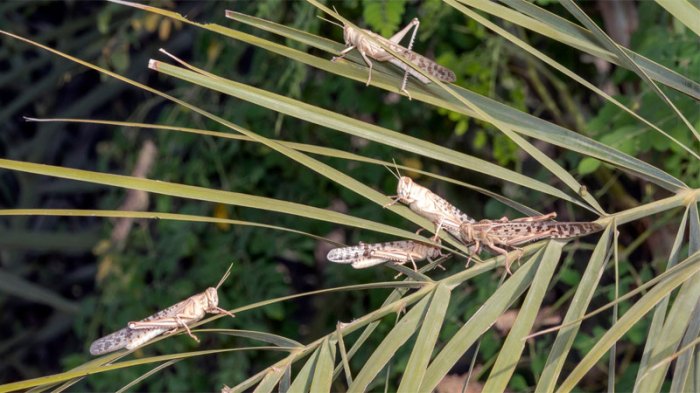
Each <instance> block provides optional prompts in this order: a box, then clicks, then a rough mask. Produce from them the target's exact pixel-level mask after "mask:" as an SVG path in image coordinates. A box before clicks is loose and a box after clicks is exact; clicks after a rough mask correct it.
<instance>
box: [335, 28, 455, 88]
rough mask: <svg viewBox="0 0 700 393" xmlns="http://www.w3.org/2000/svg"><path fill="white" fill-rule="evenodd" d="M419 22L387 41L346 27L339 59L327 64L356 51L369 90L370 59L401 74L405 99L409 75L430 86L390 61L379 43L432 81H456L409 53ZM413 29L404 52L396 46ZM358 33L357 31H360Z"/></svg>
mask: <svg viewBox="0 0 700 393" xmlns="http://www.w3.org/2000/svg"><path fill="white" fill-rule="evenodd" d="M419 25H420V22H419V21H418V18H413V20H411V22H410V23H409V24H407V25H406V27H404V28H403V29H401V30H400V31H399V32H398V33H396V34H394V35H393V36H391V38H388V39H387V38H384V37H382V36H380V35H379V34H376V33H373V32H371V31H369V30H365V29H356V28H354V27H352V26H350V25H344V26H343V39H344V40H345V45H346V46H347V47H346V48H345V49H343V51H341V52H340V56H338V57H334V58H333V59H331V61H336V60H337V59H341V58H343V57H344V56H345V55H346V54H348V53H349V52H350V51H351V50H353V49H355V48H357V51H358V52H360V55H361V56H362V58H363V59H364V60H365V63H367V66H368V67H369V76H368V77H367V86H369V83H370V81H371V80H372V61H371V60H370V59H369V58H370V57H371V58H373V59H375V60H377V61H388V62H390V63H392V64H394V65H396V66H397V67H399V68H401V69H402V70H404V77H403V81H402V82H401V92H403V93H406V95H407V96H408V98H409V99H411V95H410V94H409V93H408V90H406V84H407V83H408V74H411V75H413V76H414V77H415V78H416V79H418V80H419V81H421V82H422V83H425V84H428V83H430V79H428V78H426V77H425V76H424V75H423V74H421V73H420V72H418V71H416V70H414V69H413V68H411V67H410V66H408V65H407V64H405V63H404V62H402V61H401V60H399V59H398V58H396V57H394V56H393V55H392V54H391V53H389V52H387V51H386V50H385V49H384V48H382V46H381V45H379V44H378V43H377V42H381V43H382V44H383V45H384V46H386V47H388V48H390V49H391V50H392V51H393V52H396V53H399V54H400V55H401V56H403V57H405V58H406V59H408V61H410V62H411V63H413V64H415V65H416V66H417V67H418V68H420V69H421V70H423V71H425V72H426V73H428V74H430V75H432V76H434V77H435V78H437V79H439V80H441V81H443V82H449V83H451V82H454V81H455V80H457V78H456V77H455V73H454V72H452V71H451V70H449V69H447V68H445V67H443V66H441V65H440V64H438V63H436V62H434V61H432V60H430V59H428V58H427V57H425V56H422V55H419V54H418V53H416V52H413V51H412V50H411V49H412V48H413V41H414V40H415V38H416V32H418V26H419ZM411 28H413V33H412V34H411V40H410V41H409V43H408V48H404V47H403V46H401V45H399V42H400V41H401V39H403V37H404V36H405V35H406V34H407V33H408V31H409V30H411ZM360 30H361V31H360Z"/></svg>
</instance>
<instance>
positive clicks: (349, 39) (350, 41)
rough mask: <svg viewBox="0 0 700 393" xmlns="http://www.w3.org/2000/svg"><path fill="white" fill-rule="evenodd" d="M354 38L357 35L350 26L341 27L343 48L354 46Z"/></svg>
mask: <svg viewBox="0 0 700 393" xmlns="http://www.w3.org/2000/svg"><path fill="white" fill-rule="evenodd" d="M356 36H357V33H356V32H355V29H353V28H352V26H350V25H344V26H343V40H345V46H352V45H354V42H355V39H356Z"/></svg>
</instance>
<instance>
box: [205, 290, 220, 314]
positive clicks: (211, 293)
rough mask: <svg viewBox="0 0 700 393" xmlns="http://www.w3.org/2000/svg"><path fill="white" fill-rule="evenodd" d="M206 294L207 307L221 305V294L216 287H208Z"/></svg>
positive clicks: (211, 307)
mask: <svg viewBox="0 0 700 393" xmlns="http://www.w3.org/2000/svg"><path fill="white" fill-rule="evenodd" d="M204 296H205V297H206V298H207V306H206V309H208V310H209V309H213V308H216V307H217V306H218V305H219V294H218V293H217V292H216V288H214V287H209V288H207V290H206V291H204Z"/></svg>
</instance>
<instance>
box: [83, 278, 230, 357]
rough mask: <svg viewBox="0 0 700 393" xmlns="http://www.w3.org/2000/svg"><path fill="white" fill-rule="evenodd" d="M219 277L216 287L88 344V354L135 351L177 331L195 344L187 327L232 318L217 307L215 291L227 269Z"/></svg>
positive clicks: (217, 296) (222, 280)
mask: <svg viewBox="0 0 700 393" xmlns="http://www.w3.org/2000/svg"><path fill="white" fill-rule="evenodd" d="M232 266H233V265H231V266H229V268H228V270H227V271H226V273H225V274H224V276H223V277H222V278H221V280H220V281H219V283H218V284H217V286H216V287H209V288H207V289H206V290H205V291H204V292H202V293H198V294H196V295H194V296H191V297H189V298H187V299H185V300H183V301H181V302H179V303H176V304H174V305H172V306H170V307H168V308H166V309H164V310H161V311H158V312H157V313H155V314H153V315H151V316H149V317H147V318H144V319H142V320H140V321H137V322H129V323H128V324H127V327H125V328H123V329H121V330H118V331H116V332H114V333H112V334H109V335H106V336H104V337H102V338H99V339H97V340H95V341H94V342H93V343H92V344H91V345H90V353H91V354H92V355H102V354H105V353H109V352H113V351H116V350H118V349H122V348H126V349H129V350H131V349H135V348H137V347H140V346H141V345H143V344H145V343H147V342H148V341H150V340H152V339H153V338H155V337H157V336H160V335H161V334H164V333H166V334H172V333H174V332H175V331H176V330H177V329H178V328H184V329H185V330H186V331H187V334H188V335H189V336H190V337H192V338H193V339H194V340H195V341H197V342H199V339H198V338H197V336H195V335H194V334H192V331H190V328H189V325H191V324H193V323H195V322H197V321H199V320H200V319H202V318H204V315H206V314H207V313H209V314H226V315H228V316H231V317H235V315H233V314H232V313H231V312H229V311H227V310H224V309H222V308H221V307H219V294H218V292H217V291H218V289H219V287H220V286H221V284H223V282H224V281H225V280H226V278H228V276H229V274H230V273H231V267H232Z"/></svg>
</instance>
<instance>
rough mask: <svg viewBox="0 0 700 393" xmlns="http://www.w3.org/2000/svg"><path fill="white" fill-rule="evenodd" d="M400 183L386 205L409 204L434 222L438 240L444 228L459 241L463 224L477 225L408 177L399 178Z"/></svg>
mask: <svg viewBox="0 0 700 393" xmlns="http://www.w3.org/2000/svg"><path fill="white" fill-rule="evenodd" d="M392 174H393V175H394V176H396V177H397V178H398V179H399V183H398V185H397V187H396V194H397V195H395V196H393V197H392V199H393V201H392V202H390V203H388V204H386V205H384V207H388V206H391V205H393V204H395V203H397V202H402V203H404V204H407V205H408V207H409V208H411V210H413V211H414V212H416V213H418V214H420V215H421V216H423V217H425V218H427V219H428V220H430V221H432V222H433V223H434V224H435V225H436V229H435V237H434V238H433V239H437V237H438V234H439V233H440V229H442V228H444V229H445V230H446V231H447V232H448V233H450V234H451V235H452V236H454V237H456V238H457V239H460V238H461V234H460V226H461V225H462V223H475V222H476V221H475V220H474V219H473V218H471V217H469V216H468V215H466V214H464V213H462V211H460V210H459V209H458V208H456V207H455V206H454V205H452V204H451V203H449V202H447V201H446V200H445V199H444V198H442V197H440V196H439V195H437V194H435V193H434V192H432V191H430V190H429V189H427V188H425V187H423V186H421V185H419V184H417V183H415V182H414V181H413V179H411V178H410V177H408V176H397V174H394V173H393V172H392Z"/></svg>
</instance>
